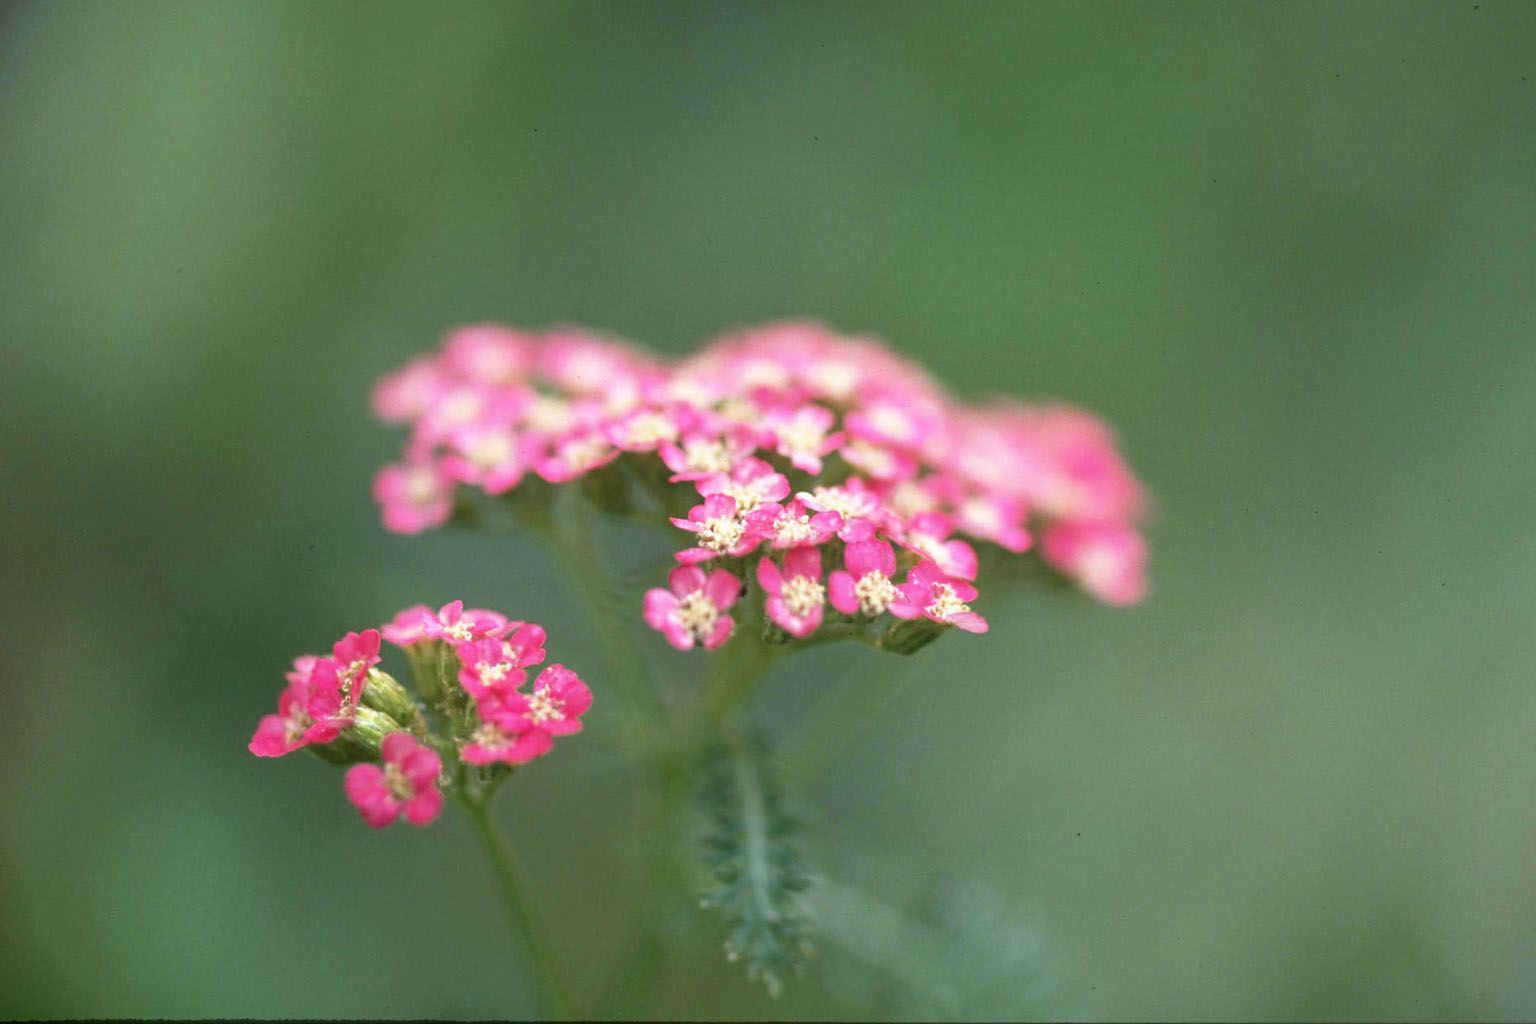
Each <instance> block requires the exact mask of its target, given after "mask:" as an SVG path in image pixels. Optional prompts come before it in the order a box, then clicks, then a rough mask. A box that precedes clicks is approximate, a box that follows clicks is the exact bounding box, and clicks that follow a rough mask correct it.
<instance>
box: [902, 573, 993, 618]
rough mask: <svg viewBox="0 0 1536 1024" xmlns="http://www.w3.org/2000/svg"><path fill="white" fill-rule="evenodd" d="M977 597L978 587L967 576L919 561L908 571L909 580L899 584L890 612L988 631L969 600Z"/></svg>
mask: <svg viewBox="0 0 1536 1024" xmlns="http://www.w3.org/2000/svg"><path fill="white" fill-rule="evenodd" d="M974 600H976V588H975V587H973V586H971V585H970V584H969V583H967V582H966V581H965V580H961V579H955V578H954V577H952V576H946V575H944V573H943V572H942V571H941V570H940V569H939V567H938V566H936V565H934V564H933V563H932V562H919V563H918V564H917V565H915V566H913V567H912V571H911V572H909V573H907V582H905V583H903V584H902V585H901V586H899V587H897V588H896V598H895V600H893V601H892V602H891V606H890V612H891V614H892V615H894V616H896V617H897V618H898V619H915V618H918V617H920V616H921V617H923V618H927V619H931V620H933V621H934V622H942V623H944V624H945V625H949V626H956V627H958V628H960V629H963V630H965V631H966V632H967V633H985V632H986V631H987V620H986V619H984V618H982V617H981V616H980V615H977V614H976V613H975V612H973V611H971V606H970V605H969V604H968V603H967V602H969V601H974Z"/></svg>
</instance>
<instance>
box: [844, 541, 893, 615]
mask: <svg viewBox="0 0 1536 1024" xmlns="http://www.w3.org/2000/svg"><path fill="white" fill-rule="evenodd" d="M843 565H844V566H846V567H847V568H846V570H844V569H838V570H836V571H835V572H833V573H832V575H830V576H828V577H827V597H828V599H829V600H830V601H831V602H832V607H834V608H836V609H837V610H838V611H840V612H842V613H843V614H844V615H864V616H868V617H869V618H874V617H875V616H877V615H881V614H884V613H885V611H886V610H887V609H889V608H890V607H891V602H893V601H895V600H896V583H895V582H894V580H893V577H894V576H895V575H896V552H895V551H894V550H893V549H892V548H891V546H890V545H889V544H887V543H886V542H885V541H883V540H864V541H857V542H855V543H853V544H849V545H848V547H847V548H846V549H845V550H844V552H843Z"/></svg>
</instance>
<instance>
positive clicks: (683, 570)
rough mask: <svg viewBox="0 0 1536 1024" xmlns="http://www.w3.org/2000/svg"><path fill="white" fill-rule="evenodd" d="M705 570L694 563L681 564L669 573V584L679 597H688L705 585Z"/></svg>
mask: <svg viewBox="0 0 1536 1024" xmlns="http://www.w3.org/2000/svg"><path fill="white" fill-rule="evenodd" d="M704 579H705V577H704V570H703V569H700V568H698V567H696V566H692V565H683V566H679V567H677V568H676V569H673V570H672V571H671V572H670V573H668V574H667V586H668V587H669V588H670V589H671V590H672V593H674V594H676V595H677V596H678V597H686V596H688V595H689V594H691V593H693V592H694V591H695V590H702V589H703V587H704Z"/></svg>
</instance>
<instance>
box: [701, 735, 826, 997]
mask: <svg viewBox="0 0 1536 1024" xmlns="http://www.w3.org/2000/svg"><path fill="white" fill-rule="evenodd" d="M700 795H701V802H702V805H703V812H704V817H705V821H706V822H707V830H706V833H705V835H704V837H703V839H702V840H701V842H700V850H701V855H702V860H703V863H704V866H705V868H706V870H707V871H708V873H709V876H710V878H711V879H712V881H713V883H714V885H713V888H711V889H709V890H708V891H706V892H705V894H704V898H703V904H704V906H706V907H714V908H718V909H719V910H722V911H724V913H725V916H726V921H727V922H728V925H729V927H730V935H729V937H728V938H727V939H726V941H725V951H726V956H728V957H729V958H730V959H731V960H732V961H736V960H741V961H744V962H745V963H746V967H747V977H748V978H751V979H754V980H761V981H762V982H763V984H764V985H765V986H767V988H768V992H769V994H770V995H774V996H777V995H778V993H779V990H780V988H781V987H782V985H783V981H784V978H785V977H786V976H787V975H789V974H792V973H798V972H799V970H800V969H801V967H802V966H803V965H804V963H805V961H806V959H807V958H808V957H809V956H810V953H811V944H810V941H809V938H808V935H807V933H808V930H809V917H808V915H807V913H806V910H805V902H804V893H805V892H806V890H807V889H808V888H809V887H810V884H811V873H810V869H809V867H808V865H807V864H806V861H805V858H804V855H803V853H802V851H801V847H800V843H799V834H800V828H801V826H800V822H799V821H798V820H797V819H796V818H795V817H793V816H792V815H790V814H789V813H788V812H787V811H786V810H785V808H784V804H783V798H782V794H781V791H780V787H779V784H778V781H777V779H776V778H775V776H774V770H773V766H772V763H771V762H770V760H769V758H768V755H767V751H766V749H765V747H764V745H763V743H762V740H761V738H760V737H756V736H752V737H741V736H736V737H732V738H731V740H730V741H729V742H727V743H723V744H721V745H719V746H718V747H716V748H714V749H712V750H711V751H710V753H709V754H708V759H707V763H706V765H705V770H704V784H703V786H702V788H701V793H700Z"/></svg>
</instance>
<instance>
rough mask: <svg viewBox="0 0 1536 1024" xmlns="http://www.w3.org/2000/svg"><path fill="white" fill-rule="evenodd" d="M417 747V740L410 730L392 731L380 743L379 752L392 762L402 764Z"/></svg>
mask: <svg viewBox="0 0 1536 1024" xmlns="http://www.w3.org/2000/svg"><path fill="white" fill-rule="evenodd" d="M415 749H416V740H415V738H414V737H412V736H411V734H410V733H408V732H392V733H390V734H389V735H388V736H385V737H384V742H383V743H381V744H379V754H380V755H381V756H382V757H383V758H384V760H385V761H388V762H390V763H391V764H401V763H403V762H404V761H405V759H406V758H407V757H409V756H410V755H411V753H412V752H413V751H414V750H415Z"/></svg>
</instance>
